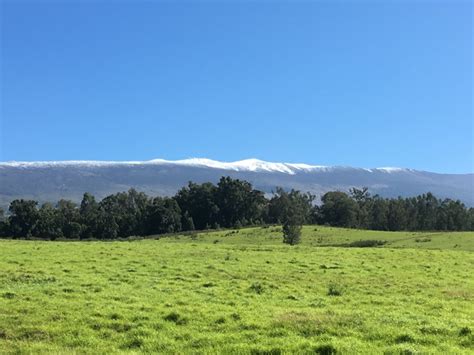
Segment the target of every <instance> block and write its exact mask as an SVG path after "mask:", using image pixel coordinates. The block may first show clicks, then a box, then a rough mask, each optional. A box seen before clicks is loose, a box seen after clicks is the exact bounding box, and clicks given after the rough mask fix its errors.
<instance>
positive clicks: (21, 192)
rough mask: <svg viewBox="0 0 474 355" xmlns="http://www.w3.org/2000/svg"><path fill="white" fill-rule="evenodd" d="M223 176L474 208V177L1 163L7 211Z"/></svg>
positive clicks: (0, 194) (246, 166)
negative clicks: (423, 197) (426, 197)
mask: <svg viewBox="0 0 474 355" xmlns="http://www.w3.org/2000/svg"><path fill="white" fill-rule="evenodd" d="M224 175H229V176H232V177H234V178H239V179H245V180H248V181H250V182H251V183H252V184H253V185H254V186H255V187H256V188H258V189H261V190H263V191H265V192H267V193H271V192H272V191H274V190H275V188H276V187H278V186H280V187H283V188H288V189H289V188H295V189H299V190H302V191H308V192H311V193H313V194H316V195H317V196H320V195H321V194H323V193H325V192H327V191H330V190H343V191H347V190H348V189H349V188H351V187H362V186H367V187H369V189H370V191H371V192H372V193H373V194H375V193H377V194H379V195H381V196H386V197H396V196H412V195H417V194H421V193H425V192H428V191H431V192H433V193H434V194H435V195H437V196H439V197H442V198H445V197H449V198H453V199H460V200H462V201H464V202H465V203H466V204H467V205H469V206H474V186H473V185H474V174H436V173H430V172H426V171H418V170H413V169H404V168H393V167H383V168H352V167H341V166H321V165H308V164H295V163H273V162H266V161H262V160H258V159H246V160H241V161H236V162H220V161H215V160H210V159H203V158H192V159H185V160H176V161H170V160H163V159H154V160H149V161H121V162H116V161H44V162H5V163H0V206H2V207H3V208H5V207H7V206H8V203H9V202H10V201H11V200H13V199H16V198H31V199H36V200H38V201H40V202H46V201H51V202H55V201H57V200H59V199H61V198H66V199H71V200H74V201H80V199H81V197H82V194H83V193H84V192H86V191H87V192H91V193H93V194H94V195H96V196H97V197H98V198H102V197H104V196H106V195H108V194H111V193H115V192H119V191H124V190H127V189H129V188H131V187H133V188H135V189H137V190H140V191H144V192H146V193H148V194H150V195H171V194H174V193H175V192H176V191H177V190H178V189H179V188H181V187H182V186H184V185H186V184H187V182H188V181H194V182H198V183H201V182H206V181H211V182H217V181H218V180H219V178H220V177H221V176H224Z"/></svg>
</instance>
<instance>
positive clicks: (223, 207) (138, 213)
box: [0, 177, 474, 240]
mask: <svg viewBox="0 0 474 355" xmlns="http://www.w3.org/2000/svg"><path fill="white" fill-rule="evenodd" d="M314 200H315V197H314V196H313V195H311V194H309V193H303V192H301V191H296V190H291V191H285V190H283V189H281V188H277V189H276V191H275V193H274V194H272V196H271V197H266V196H265V195H264V193H263V192H261V191H259V190H256V189H254V188H253V187H252V185H251V184H250V183H249V182H247V181H243V180H238V179H232V178H230V177H222V178H221V179H220V181H219V182H218V183H217V184H213V183H209V182H208V183H203V184H196V183H193V182H189V184H188V185H187V186H185V187H183V188H182V189H181V190H179V191H178V192H177V193H176V194H175V195H174V196H172V197H160V196H158V197H150V196H147V195H146V194H145V193H143V192H138V191H136V190H134V189H130V190H129V191H127V192H120V193H116V194H113V195H109V196H107V197H105V198H104V199H102V200H101V201H97V200H96V198H95V197H94V196H93V195H91V194H89V193H85V194H84V196H83V198H82V201H81V203H80V204H79V205H77V204H75V203H74V202H72V201H68V200H60V201H58V202H57V203H56V204H55V205H53V204H51V203H44V204H42V205H41V206H39V204H38V202H37V201H34V200H23V199H19V200H14V201H12V202H11V204H10V207H9V210H8V213H5V211H2V210H0V236H2V237H6V238H40V239H53V240H54V239H116V238H126V237H130V236H148V235H157V234H165V233H176V232H182V231H193V230H205V229H219V228H240V227H244V226H254V225H266V224H285V223H287V221H288V220H292V221H297V224H323V225H330V226H337V227H346V228H360V229H372V230H384V231H402V230H408V231H415V230H420V231H427V230H442V231H445V230H448V231H461V230H474V209H473V208H467V207H466V206H465V205H464V204H463V203H462V202H461V201H459V200H451V199H444V200H441V199H438V198H436V197H435V196H434V195H433V194H431V193H426V194H423V195H419V196H416V197H410V198H402V197H399V198H390V199H387V198H382V197H380V196H378V195H374V196H372V195H371V194H370V193H369V191H368V189H367V188H362V189H358V188H353V189H351V190H350V191H349V193H345V192H341V191H331V192H327V193H326V194H324V195H323V196H322V198H321V204H320V205H316V204H314Z"/></svg>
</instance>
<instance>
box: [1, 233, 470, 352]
mask: <svg viewBox="0 0 474 355" xmlns="http://www.w3.org/2000/svg"><path fill="white" fill-rule="evenodd" d="M368 239H370V240H380V241H384V242H385V244H383V245H381V246H380V247H373V248H355V247H348V246H349V245H350V243H353V242H356V241H360V240H368ZM473 270H474V233H411V232H410V233H407V232H400V233H395V232H374V231H357V230H346V229H337V228H327V227H315V226H307V227H305V228H304V231H303V238H302V244H300V245H298V246H294V247H291V246H288V245H284V244H283V243H282V237H281V232H280V230H279V228H277V227H270V228H249V229H241V230H239V231H229V230H226V231H219V232H213V233H197V234H194V235H188V236H173V237H166V238H162V239H159V240H152V239H148V240H135V241H123V242H120V241H116V242H44V241H11V240H3V241H0V352H2V353H31V352H35V353H36V352H41V353H44V352H50V353H74V352H75V353H84V352H87V353H120V352H161V353H189V352H192V353H244V354H245V353H252V354H279V353H313V354H314V353H316V354H318V353H319V354H331V353H334V352H337V353H350V354H352V353H364V354H366V353H393V354H399V353H405V354H410V353H466V354H467V353H473V352H474V307H473V304H474V279H473V274H472V271H473Z"/></svg>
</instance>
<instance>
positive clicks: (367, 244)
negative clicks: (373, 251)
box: [347, 239, 387, 248]
mask: <svg viewBox="0 0 474 355" xmlns="http://www.w3.org/2000/svg"><path fill="white" fill-rule="evenodd" d="M385 243H387V242H386V241H384V240H372V239H368V240H358V241H355V242H352V243H349V244H348V245H347V246H348V247H350V248H373V247H378V246H381V245H384V244H385Z"/></svg>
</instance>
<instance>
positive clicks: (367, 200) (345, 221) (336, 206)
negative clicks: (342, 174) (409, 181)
mask: <svg viewBox="0 0 474 355" xmlns="http://www.w3.org/2000/svg"><path fill="white" fill-rule="evenodd" d="M321 202H322V204H321V206H320V207H315V216H314V217H315V218H314V222H316V223H322V224H329V225H332V226H338V227H347V228H361V229H373V230H386V231H401V230H409V231H430V230H448V231H461V230H474V209H473V208H469V209H468V208H466V206H465V205H464V204H463V203H462V202H461V201H459V200H457V201H454V200H451V199H444V200H441V199H438V198H436V197H435V196H434V195H433V194H432V193H427V194H423V195H419V196H416V197H409V198H401V197H399V198H391V199H387V198H381V197H380V196H377V195H375V196H371V195H370V194H369V192H368V189H367V188H363V189H356V188H353V189H351V190H350V193H349V194H346V193H344V192H340V191H332V192H328V193H326V194H325V195H324V196H323V197H322V199H321Z"/></svg>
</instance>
